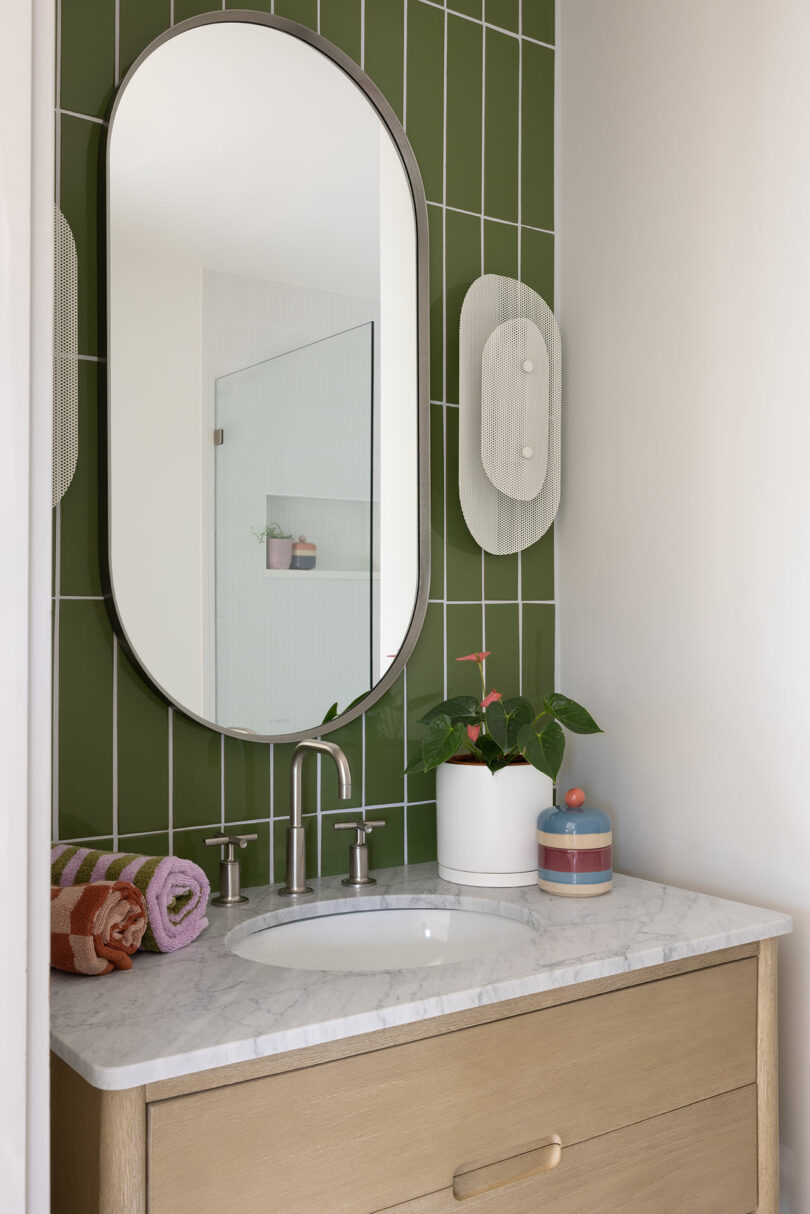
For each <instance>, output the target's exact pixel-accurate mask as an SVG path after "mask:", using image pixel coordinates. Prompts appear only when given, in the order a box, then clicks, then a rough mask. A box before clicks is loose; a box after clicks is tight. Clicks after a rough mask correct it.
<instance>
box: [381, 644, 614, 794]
mask: <svg viewBox="0 0 810 1214" xmlns="http://www.w3.org/2000/svg"><path fill="white" fill-rule="evenodd" d="M488 657H489V652H486V653H483V652H482V653H468V654H466V655H465V656H464V657H461V658H456V661H457V662H475V663H476V664H477V666H478V673H479V676H480V679H481V699H480V700H479V699H478V697H477V696H454V697H453V698H452V699H450V700H443V701H442V703H441V704H437V705H436V707H435V708H431V709H430V711H429V712H427V713H425V715H424V716H423V717H422V718H421V721H420V724H422V725H425V726H426V727H427V729H426V732H425V736H424V738H423V739H422V742H421V745H420V746H419V749H418V750H417V752H416V754H415V755H414V757H413V758H412V759H411V761H410V763H409V764H408V766H407V768H406V769H405V770H406V774H407V773H410V772H417V771H432V770H433V769H434V768H436V767H439V766H440V765H441V764H442V763H447V762H449V761H450V760H453V759H455V761H456V762H459V763H460V762H464V761H465V760H466V761H467V762H469V763H477V764H485V765H486V766H487V767H488V768H489V770H490V771H491V772H492V773H493V775H494V773H495V772H497V771H500V770H501V768H504V767H509V766H510V765H512V764H514V763H530V764H531V765H532V767H535V768H537V770H538V771H541V772H542V773H543V774H544V775H546V776H549V777H550V778H551V779H552V780H556V778H557V773H558V772H559V770H560V765H561V763H562V759H563V754H564V752H565V735H564V733H563V730H562V727H563V726H565V728H566V729H569V730H570V731H571V732H572V733H581V734H585V733H601V732H602V730H601V729H600V727H599V726H598V725H597V724H596V721H594V719H593V717H592V716H591V714H590V713H589V712H588V710H587V709H586V708H583V707H582V705H581V704H577V702H576V700H571V699H569V697H568V696H565V695H563V694H562V693H561V692H559V691H555V692H552V693H551V695H548V696H546V698H545V699H544V700H543V704H542V707H541V709H540V711H539V712H537V711H535V708H534V706H533V705H532V703H531V702H530V701H529V700H527V699H526V698H525V696H513V697H512V698H511V699H508V700H505V699H504V698H503V696H502V695H501V693H500V692H499V691H490V692H487V688H486V680H485V676H484V662H485V660H486V659H487V658H488Z"/></svg>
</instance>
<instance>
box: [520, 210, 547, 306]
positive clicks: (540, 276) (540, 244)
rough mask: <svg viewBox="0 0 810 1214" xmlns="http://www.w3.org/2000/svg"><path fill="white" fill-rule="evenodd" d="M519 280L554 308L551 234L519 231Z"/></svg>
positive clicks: (525, 229)
mask: <svg viewBox="0 0 810 1214" xmlns="http://www.w3.org/2000/svg"><path fill="white" fill-rule="evenodd" d="M520 250H521V272H520V278H521V281H522V282H525V283H526V285H527V286H529V287H531V288H532V289H533V290H534V291H537V293H538V295H541V296H542V297H543V299H544V300H545V301H546V303H547V304H548V306H549V307H550V308H553V307H554V237H553V235H552V234H551V232H535V231H534V229H533V228H521V230H520Z"/></svg>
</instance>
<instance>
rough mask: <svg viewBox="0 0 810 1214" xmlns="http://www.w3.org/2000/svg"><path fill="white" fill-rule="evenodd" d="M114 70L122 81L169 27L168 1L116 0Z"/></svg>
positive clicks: (169, 1)
mask: <svg viewBox="0 0 810 1214" xmlns="http://www.w3.org/2000/svg"><path fill="white" fill-rule="evenodd" d="M119 3H120V16H119V30H118V71H119V76H120V78H121V79H122V80H123V78H124V76H125V75H126V74H127V72H128V71H129V69H130V67H131V66H132V64H133V63H134V62H135V60H136V59H137V58H138V56H139V55H140V53H141V51H143V50H146V48H147V46H148V45H149V43H150V42H152V41H153V39H155V38H157V36H158V34H162V33H163V31H164V30H166V29H168V28H169V22H170V20H171V0H119Z"/></svg>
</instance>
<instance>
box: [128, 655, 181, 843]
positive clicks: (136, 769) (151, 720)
mask: <svg viewBox="0 0 810 1214" xmlns="http://www.w3.org/2000/svg"><path fill="white" fill-rule="evenodd" d="M117 682H118V829H119V831H120V832H121V833H122V834H131V833H132V832H133V831H141V832H143V831H155V830H166V829H167V827H168V824H169V709H168V707H167V705H166V704H165V703H164V702H163V700H161V698H160V696H158V695H157V694H156V693H155V692H154V691H152V689H151V688H150V687H149V686H148V684H147V683H146V681H145V680H144V678H143V677H142V675H140V674H139V673H138V672H137V671H136V670H135V668H134V667H133V666H132V664H131V663H130V661H129V659H128V658H127V656H126V654H125V653H124V651H123V649H122V648H121V647H120V645H119V647H118V680H117Z"/></svg>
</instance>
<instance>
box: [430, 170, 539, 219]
mask: <svg viewBox="0 0 810 1214" xmlns="http://www.w3.org/2000/svg"><path fill="white" fill-rule="evenodd" d="M518 172H520V168H519V167H518ZM518 197H519V195H518ZM427 205H428V206H429V207H442V208H443V209H444V210H446V211H455V212H456V213H457V214H458V215H470V216H471V217H472V218H473V219H485V220H486V222H487V223H502V224H503V225H504V226H505V227H507V228H519V227H522V228H526V229H528V231H530V232H542V233H543V235H544V236H553V235H554V229H553V228H536V227H535V226H534V225H533V224H531V223H523V222H522V220H520V219H501V218H500V216H498V215H486V214H485V215H480V214H479V213H478V211H465V209H464V207H453V206H450V204H449V203H443V202H434V201H433V200H432V199H431V198H429V199H428V200H427Z"/></svg>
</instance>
